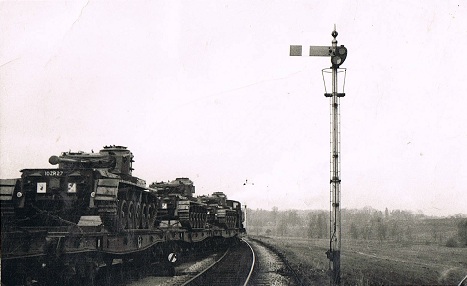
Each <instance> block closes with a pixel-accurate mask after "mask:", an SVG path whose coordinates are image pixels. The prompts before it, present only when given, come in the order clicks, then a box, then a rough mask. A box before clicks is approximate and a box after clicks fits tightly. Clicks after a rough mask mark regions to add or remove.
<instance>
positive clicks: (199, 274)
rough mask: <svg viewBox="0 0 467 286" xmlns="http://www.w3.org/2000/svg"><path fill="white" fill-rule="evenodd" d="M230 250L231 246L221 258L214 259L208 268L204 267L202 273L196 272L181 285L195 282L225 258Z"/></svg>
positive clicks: (184, 285)
mask: <svg viewBox="0 0 467 286" xmlns="http://www.w3.org/2000/svg"><path fill="white" fill-rule="evenodd" d="M229 251H230V248H228V249H227V250H226V251H225V253H224V254H223V255H222V256H221V257H220V258H219V259H217V260H216V261H214V262H213V263H212V264H211V265H209V266H208V267H206V269H204V270H203V271H201V272H200V273H198V274H196V275H195V276H193V277H191V279H190V280H188V281H186V282H185V283H183V284H182V285H181V286H186V285H188V284H190V283H191V282H193V281H194V280H196V279H197V278H198V277H200V276H201V275H203V274H204V272H206V271H208V270H209V269H211V268H212V267H213V266H214V265H216V264H217V263H219V261H221V260H222V259H224V257H225V256H226V255H227V253H229Z"/></svg>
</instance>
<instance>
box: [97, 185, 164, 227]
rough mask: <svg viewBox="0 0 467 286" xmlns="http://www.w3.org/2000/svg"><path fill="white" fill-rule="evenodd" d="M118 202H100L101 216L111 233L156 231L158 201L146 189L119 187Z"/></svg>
mask: <svg viewBox="0 0 467 286" xmlns="http://www.w3.org/2000/svg"><path fill="white" fill-rule="evenodd" d="M117 196H118V199H117V200H116V201H99V202H98V203H97V207H98V213H99V216H100V218H101V220H102V222H103V224H104V226H105V227H106V228H108V230H109V231H116V232H121V231H124V230H130V229H154V228H155V220H156V211H157V208H156V206H157V199H156V197H155V196H153V195H152V194H151V193H149V192H146V191H145V189H144V188H140V187H136V186H131V185H129V186H125V185H123V186H122V184H120V185H119V187H118V195H117Z"/></svg>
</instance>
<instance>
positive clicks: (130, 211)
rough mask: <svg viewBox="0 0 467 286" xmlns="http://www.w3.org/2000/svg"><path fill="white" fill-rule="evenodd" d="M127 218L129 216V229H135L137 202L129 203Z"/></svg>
mask: <svg viewBox="0 0 467 286" xmlns="http://www.w3.org/2000/svg"><path fill="white" fill-rule="evenodd" d="M127 218H128V229H134V228H135V203H133V202H132V201H130V202H129V203H128V213H127Z"/></svg>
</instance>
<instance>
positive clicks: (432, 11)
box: [0, 0, 467, 215]
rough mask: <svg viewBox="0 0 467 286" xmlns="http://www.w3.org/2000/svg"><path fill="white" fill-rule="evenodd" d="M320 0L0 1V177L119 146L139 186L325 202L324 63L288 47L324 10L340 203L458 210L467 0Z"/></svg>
mask: <svg viewBox="0 0 467 286" xmlns="http://www.w3.org/2000/svg"><path fill="white" fill-rule="evenodd" d="M329 3H330V2H328V1H310V0H306V1H305V0H304V1H219V0H216V1H118V2H115V1H93V0H89V1H47V2H46V1H2V2H0V35H1V36H0V37H1V40H0V96H1V101H0V124H1V128H0V140H1V141H0V163H1V168H0V177H1V178H10V177H17V176H19V174H20V173H19V170H20V169H23V168H49V167H52V166H50V165H49V164H48V158H49V157H50V156H51V155H59V154H60V152H63V151H69V150H72V151H79V150H81V151H91V150H94V151H98V150H99V149H100V148H102V147H103V146H104V145H111V144H115V145H123V146H127V147H128V148H129V149H130V150H131V151H132V152H133V154H134V156H135V163H134V168H135V171H134V173H133V174H134V175H136V176H138V177H140V178H143V179H145V180H146V181H147V182H148V183H150V182H153V181H161V180H164V181H166V180H171V179H174V178H176V177H189V178H191V179H192V180H193V181H194V182H195V185H196V192H197V194H198V195H201V194H209V193H212V192H214V191H223V192H225V193H226V194H227V196H228V197H229V198H231V199H237V200H240V201H242V202H243V203H244V204H247V205H248V206H249V207H250V208H263V209H271V208H272V207H273V206H277V207H279V209H280V210H285V209H290V208H295V209H328V208H329V169H330V168H329V152H330V146H329V119H330V118H329V112H330V111H329V99H327V98H325V97H324V95H323V93H324V85H323V80H322V75H321V69H323V68H327V67H329V66H330V60H329V58H324V57H323V58H317V57H290V56H289V45H291V44H299V45H303V46H304V47H305V48H304V49H305V50H306V49H307V47H308V46H309V45H331V41H332V37H331V32H332V30H333V27H334V24H336V25H337V31H338V33H339V35H338V37H337V40H338V41H339V44H343V45H345V46H346V47H347V48H348V51H349V52H348V57H347V60H346V61H345V63H344V64H343V65H342V67H345V68H347V78H346V85H345V92H346V96H345V97H344V98H343V99H342V100H341V122H342V125H341V127H342V135H341V140H342V145H341V150H342V154H341V159H342V168H341V169H342V185H341V188H342V203H341V205H342V207H343V208H361V207H364V206H373V207H375V208H377V209H380V210H384V208H386V207H387V208H388V209H389V210H393V209H406V210H412V211H414V212H418V211H422V212H423V213H425V214H429V215H452V214H457V213H463V214H466V213H467V192H466V191H467V151H466V146H467V127H466V123H465V122H466V121H467V110H466V108H467V99H466V94H467V92H466V90H467V70H466V64H467V56H466V55H465V49H466V47H467V17H466V16H467V4H466V3H465V2H464V1H461V0H458V1H445V0H443V1H441V0H440V1H426V0H421V1H360V0H350V1H335V2H333V3H336V4H335V5H330V4H329ZM246 180H247V184H245V185H244V183H245V182H246Z"/></svg>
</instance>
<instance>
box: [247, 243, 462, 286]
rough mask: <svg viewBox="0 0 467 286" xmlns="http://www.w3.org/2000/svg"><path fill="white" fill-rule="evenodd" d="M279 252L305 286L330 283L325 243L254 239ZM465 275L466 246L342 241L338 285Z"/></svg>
mask: <svg viewBox="0 0 467 286" xmlns="http://www.w3.org/2000/svg"><path fill="white" fill-rule="evenodd" d="M253 238H254V239H258V240H260V241H262V242H265V243H267V244H269V245H271V246H273V247H274V248H275V249H276V250H278V251H279V252H281V253H282V254H283V255H284V256H285V257H286V258H287V260H288V261H289V263H290V264H291V265H292V266H293V267H294V268H295V269H296V271H297V272H299V274H300V275H301V276H302V280H303V281H302V282H303V284H305V285H325V284H328V283H329V282H328V281H329V278H328V277H329V276H328V273H327V271H328V266H329V260H328V259H327V258H326V254H325V252H326V250H327V249H328V248H329V242H328V241H327V240H325V239H303V238H290V237H287V238H283V237H280V238H279V237H274V238H271V237H253ZM465 275H467V248H449V247H445V246H439V245H425V244H408V243H397V242H382V243H380V242H379V241H364V240H348V241H342V254H341V277H342V285H457V284H458V283H459V282H460V281H461V280H462V278H464V277H465Z"/></svg>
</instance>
